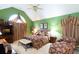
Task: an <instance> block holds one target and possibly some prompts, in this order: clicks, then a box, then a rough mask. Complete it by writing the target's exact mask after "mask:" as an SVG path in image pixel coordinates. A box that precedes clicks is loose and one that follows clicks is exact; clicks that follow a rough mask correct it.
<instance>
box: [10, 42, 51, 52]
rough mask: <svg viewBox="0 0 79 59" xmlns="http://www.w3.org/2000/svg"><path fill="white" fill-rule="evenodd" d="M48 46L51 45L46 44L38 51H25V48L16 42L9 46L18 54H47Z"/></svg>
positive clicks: (28, 49) (30, 49)
mask: <svg viewBox="0 0 79 59" xmlns="http://www.w3.org/2000/svg"><path fill="white" fill-rule="evenodd" d="M50 44H51V43H48V44H46V45H44V46H43V47H41V48H40V49H38V50H37V49H35V48H27V49H26V50H25V48H24V47H23V46H22V45H20V44H18V41H16V42H14V43H13V44H11V46H12V48H13V49H14V50H15V51H16V52H17V53H18V54H48V53H49V47H50Z"/></svg>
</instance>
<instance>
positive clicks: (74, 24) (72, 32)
mask: <svg viewBox="0 0 79 59" xmlns="http://www.w3.org/2000/svg"><path fill="white" fill-rule="evenodd" d="M78 24H79V18H78V17H75V16H68V17H67V18H65V19H62V21H61V26H62V30H63V36H66V37H72V38H75V39H76V40H78V41H79V25H78Z"/></svg>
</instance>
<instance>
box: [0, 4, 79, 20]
mask: <svg viewBox="0 0 79 59" xmlns="http://www.w3.org/2000/svg"><path fill="white" fill-rule="evenodd" d="M9 7H15V8H17V9H20V10H23V11H24V12H25V13H26V14H27V15H28V16H29V17H30V18H31V19H32V21H36V20H41V19H44V18H50V17H55V16H60V15H65V14H70V13H74V12H79V4H39V5H38V6H37V5H30V4H0V9H4V8H9ZM33 7H34V8H33ZM35 10H36V11H35Z"/></svg>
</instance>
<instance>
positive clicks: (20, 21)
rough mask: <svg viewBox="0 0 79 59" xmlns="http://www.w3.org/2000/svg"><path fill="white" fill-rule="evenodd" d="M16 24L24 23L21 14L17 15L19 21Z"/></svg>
mask: <svg viewBox="0 0 79 59" xmlns="http://www.w3.org/2000/svg"><path fill="white" fill-rule="evenodd" d="M16 23H22V20H21V17H20V14H19V13H18V15H17V21H16Z"/></svg>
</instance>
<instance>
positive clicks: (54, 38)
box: [49, 37, 57, 43]
mask: <svg viewBox="0 0 79 59" xmlns="http://www.w3.org/2000/svg"><path fill="white" fill-rule="evenodd" d="M56 39H57V38H56V37H50V40H49V42H50V43H55V42H56Z"/></svg>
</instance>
